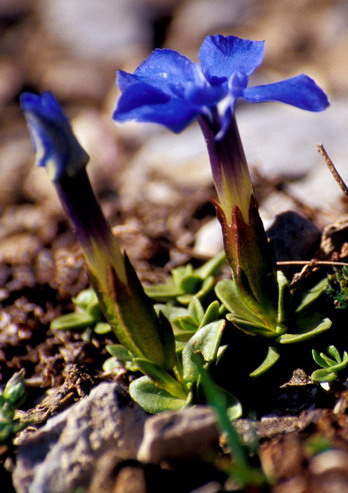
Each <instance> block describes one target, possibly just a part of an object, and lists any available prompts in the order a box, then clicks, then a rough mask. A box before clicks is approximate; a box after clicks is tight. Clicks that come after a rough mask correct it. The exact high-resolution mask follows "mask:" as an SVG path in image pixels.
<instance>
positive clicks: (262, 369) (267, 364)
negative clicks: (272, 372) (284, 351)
mask: <svg viewBox="0 0 348 493" xmlns="http://www.w3.org/2000/svg"><path fill="white" fill-rule="evenodd" d="M279 358H280V353H279V350H278V349H277V347H276V346H269V348H268V350H267V355H266V358H265V359H264V360H263V362H262V363H261V365H260V366H258V367H257V368H256V369H255V370H254V371H253V372H251V373H250V376H251V377H259V376H260V375H262V374H263V373H266V371H268V370H269V369H270V368H271V367H272V366H273V365H274V364H275V363H276V362H277V361H278V359H279Z"/></svg>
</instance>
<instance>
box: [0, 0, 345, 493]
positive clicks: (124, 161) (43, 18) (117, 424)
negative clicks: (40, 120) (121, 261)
mask: <svg viewBox="0 0 348 493" xmlns="http://www.w3.org/2000/svg"><path fill="white" fill-rule="evenodd" d="M347 18H348V7H347V5H346V3H345V2H344V1H338V0H337V1H333V0H307V1H302V2H293V1H291V0H283V2H273V1H271V0H263V1H260V0H236V1H227V0H215V1H214V2H211V1H209V0H207V1H206V0H186V1H184V0H179V1H174V0H165V1H163V0H132V1H131V0H118V2H113V1H111V0H110V1H105V0H104V1H103V2H98V1H97V0H89V1H88V2H85V1H79V0H74V1H73V2H72V1H71V0H50V2H45V1H39V0H11V1H6V0H5V1H3V2H1V5H0V29H1V30H0V79H1V85H0V104H1V106H2V111H1V113H0V129H1V130H0V131H1V133H0V213H1V217H0V303H1V308H0V309H1V313H0V381H1V384H4V383H5V382H6V381H7V380H8V379H9V378H10V377H11V375H12V374H13V373H14V372H16V371H19V370H20V369H24V370H25V383H26V388H27V391H28V396H27V400H26V401H25V403H24V404H23V406H22V409H21V413H22V414H21V416H22V418H23V419H29V420H30V422H31V427H30V428H28V429H27V430H26V431H25V432H23V434H22V435H21V436H20V437H17V442H16V445H8V444H7V445H6V446H2V447H1V448H0V454H1V455H0V463H1V464H0V465H1V481H2V484H4V485H6V490H4V491H8V492H11V491H13V488H14V487H13V481H14V484H15V489H16V491H17V492H20V493H21V492H23V493H24V492H29V491H30V492H35V493H38V492H44V491H45V492H50V493H53V492H56V493H63V492H70V491H76V492H77V491H79V492H80V493H81V492H82V491H89V492H98V491H103V492H108V491H110V492H117V493H133V492H134V493H135V492H146V491H147V492H150V493H156V492H163V491H166V492H171V491H173V492H174V491H175V492H182V493H184V492H193V491H196V492H197V493H198V492H200V493H210V492H211V493H213V492H214V493H215V492H217V491H237V486H236V485H235V484H234V482H233V480H232V479H231V478H227V476H226V473H225V472H224V470H225V467H224V464H225V461H226V456H227V450H226V446H225V443H224V441H223V439H221V437H220V439H219V434H218V431H217V428H216V422H215V417H214V415H213V414H212V412H211V410H208V409H206V408H203V409H201V408H199V407H198V408H196V410H187V411H185V413H182V414H179V415H174V416H173V415H163V416H162V415H160V416H159V417H156V418H151V419H148V417H147V416H146V415H145V413H144V412H142V411H141V410H140V409H139V408H137V407H136V406H134V405H133V404H132V403H131V401H130V399H129V397H128V395H127V391H126V389H127V383H128V379H129V378H130V377H129V375H128V374H127V373H126V372H124V371H123V370H121V369H120V371H119V373H118V375H117V376H116V377H115V376H112V375H105V374H103V372H102V370H101V367H102V364H103V362H104V361H105V359H106V357H107V353H106V350H105V346H106V344H108V343H112V342H114V340H113V338H112V336H109V335H107V336H101V335H95V334H93V335H92V336H90V337H86V336H85V334H84V335H83V334H81V333H79V332H69V331H67V332H65V331H64V332H63V331H52V330H51V329H50V328H49V324H50V322H51V320H52V319H54V318H56V317H57V316H58V315H60V314H61V313H65V312H67V311H69V310H71V309H72V303H71V297H72V296H75V295H76V294H77V293H79V292H80V291H81V289H83V288H85V287H87V286H88V275H87V272H86V268H85V266H84V262H83V259H82V256H81V253H80V250H79V248H78V245H77V243H76V240H75V236H74V234H73V233H72V232H71V229H70V226H69V224H68V223H67V221H66V218H65V217H64V214H63V212H62V210H61V208H60V205H59V203H58V200H57V198H56V196H55V192H54V190H53V188H52V186H51V184H50V183H49V180H48V178H47V177H46V173H45V172H44V170H40V169H35V168H34V166H33V158H34V156H33V151H32V147H31V143H30V140H29V137H28V133H27V129H26V127H25V122H24V119H23V117H22V115H21V113H20V110H19V107H18V96H19V94H20V93H21V92H22V91H24V90H31V91H35V92H41V91H43V90H48V89H49V90H51V91H53V92H54V93H55V95H56V97H57V98H58V99H59V100H60V101H61V102H62V104H63V105H64V108H65V109H66V111H67V113H68V114H69V116H70V117H71V119H72V122H73V125H74V129H75V131H76V133H77V135H78V136H79V138H80V140H81V143H82V144H83V145H84V147H85V148H86V149H87V151H88V152H89V154H90V155H91V164H90V165H89V173H90V176H91V179H92V182H93V185H94V187H95V189H96V191H97V194H98V196H99V198H100V200H101V203H102V206H103V210H104V212H105V214H106V215H107V217H108V219H109V220H110V221H111V223H112V225H113V226H114V233H115V235H117V237H118V238H119V240H120V242H121V244H122V246H123V247H124V248H125V249H126V250H127V253H128V255H129V257H130V258H131V260H132V262H133V263H134V264H135V266H136V268H137V271H138V272H139V274H140V277H141V279H142V280H143V281H144V282H147V283H153V282H157V281H159V280H163V279H165V278H166V276H167V275H168V273H169V272H170V269H171V268H173V267H175V266H178V265H181V264H183V263H186V262H189V261H190V262H193V263H194V264H195V265H199V263H200V262H202V261H203V260H204V259H206V258H209V257H210V256H211V255H213V254H215V253H217V252H218V251H219V250H220V249H221V246H222V240H221V235H220V230H219V226H218V225H217V222H216V219H215V217H214V209H213V207H212V205H211V203H210V199H211V198H212V197H213V196H214V190H213V186H212V182H211V175H210V170H209V165H208V159H207V156H206V151H205V148H204V145H203V139H202V137H201V135H200V133H199V130H198V128H196V127H195V126H194V125H193V126H191V127H190V128H189V129H187V130H185V132H184V133H182V134H181V135H180V136H175V135H172V134H171V133H169V132H167V131H166V130H164V129H162V128H159V127H156V126H154V125H140V124H126V125H124V126H117V125H115V124H114V123H113V122H112V121H111V118H110V115H111V113H112V110H113V107H114V105H115V101H116V98H117V90H116V88H115V85H114V78H115V70H116V69H119V68H122V69H126V70H133V69H134V68H135V67H136V66H137V64H138V63H139V62H140V61H141V60H142V58H143V57H144V56H146V54H147V53H149V51H151V49H153V48H154V47H158V46H166V47H170V48H173V49H177V50H179V51H181V52H183V53H185V54H186V55H188V56H190V57H191V58H192V59H194V58H195V57H196V53H197V49H198V47H199V45H200V43H201V41H202V38H203V37H204V36H205V35H206V34H214V33H216V32H221V33H223V34H235V35H238V36H242V37H250V38H253V39H266V59H265V64H264V65H263V68H262V69H260V70H259V71H258V72H257V75H256V76H255V82H256V83H257V82H258V81H262V82H267V81H274V80H279V79H281V78H284V77H287V76H291V75H295V74H297V73H301V72H305V73H308V74H309V75H311V76H312V77H313V78H315V79H316V80H317V82H318V83H319V84H320V85H321V86H322V87H323V88H324V89H325V90H326V92H327V93H328V94H329V95H330V98H331V100H332V104H331V106H330V108H329V109H328V110H326V111H325V112H323V113H321V114H319V115H317V114H306V113H305V112H300V111H299V110H295V109H293V108H288V107H281V105H260V106H256V105H254V106H253V107H251V106H242V105H241V106H240V108H239V110H238V111H239V112H238V122H239V126H240V131H241V135H242V139H243V142H244V145H245V150H246V154H247V157H248V160H249V163H250V165H251V169H252V175H253V180H254V184H255V189H256V193H257V196H258V200H259V203H260V207H261V214H262V217H263V219H264V221H265V224H266V226H267V227H271V226H272V224H273V226H272V228H273V229H271V231H273V238H274V242H275V245H276V248H277V255H278V259H279V260H301V259H302V260H303V259H305V260H310V259H312V258H313V257H320V258H321V259H324V260H336V261H347V257H348V234H347V231H348V207H347V201H346V199H345V198H344V195H343V193H342V191H341V190H340V189H339V187H338V185H337V183H336V182H335V180H334V179H333V178H332V176H331V175H330V173H329V171H328V170H327V168H326V166H325V164H324V162H323V159H322V157H321V156H320V155H319V153H318V152H317V150H316V147H315V145H316V144H318V143H323V144H324V145H325V148H326V150H327V151H328V153H329V154H330V157H331V158H332V160H333V161H334V162H335V164H336V166H337V168H338V169H339V171H340V173H341V174H342V177H343V178H344V179H345V181H346V182H347V181H348V165H347V160H346V149H345V142H346V138H345V136H346V129H347V127H348V117H347V115H348V111H347V107H348V78H347V76H346V72H347V71H346V67H347V66H348V50H347V46H348V31H347V28H346V26H347ZM197 19H198V20H199V22H198V21H197ZM287 210H292V211H294V212H297V213H300V214H301V217H302V218H305V219H301V218H300V219H299V217H298V216H291V215H290V216H289V215H287V216H282V218H281V219H280V220H279V219H278V220H277V221H276V223H275V224H274V223H273V221H274V217H275V215H276V214H279V213H281V212H284V211H287ZM294 218H295V219H294ZM299 270H300V268H299ZM321 272H323V271H321ZM325 272H328V273H329V272H332V270H330V268H328V270H326V271H325ZM345 316H346V315H345ZM343 323H346V322H344V319H343V322H342V324H343ZM345 342H346V339H345ZM300 359H301V358H300V357H299V360H300ZM293 378H294V380H293V381H292V385H288V386H287V387H285V388H283V389H281V390H280V391H279V392H278V391H277V392H278V393H276V395H272V398H269V402H262V405H261V404H260V408H259V409H258V416H257V418H258V419H257V420H256V421H255V422H254V424H250V423H251V422H250V421H247V420H240V421H239V422H238V425H237V427H238V430H239V431H240V433H241V436H243V437H244V438H245V439H247V437H248V433H249V435H250V433H251V432H250V427H253V426H254V427H255V428H256V430H257V433H258V435H259V440H260V442H259V446H260V451H259V455H260V460H261V463H262V466H263V468H264V470H265V472H266V473H267V474H268V475H269V477H271V478H273V484H272V486H269V487H268V491H272V492H275V493H287V492H290V491H291V493H297V492H298V493H302V492H303V493H305V492H323V493H324V492H325V493H331V492H332V493H334V492H338V491H339V492H341V491H342V492H343V491H345V490H346V489H348V473H347V471H348V445H347V444H348V431H347V430H348V422H347V419H348V418H347V409H348V397H347V391H346V388H345V382H344V379H343V380H341V381H340V382H339V384H337V386H334V387H333V388H332V389H331V391H329V392H326V391H325V390H323V389H322V388H321V387H320V386H318V385H315V384H313V383H311V382H309V381H308V378H307V375H306V374H302V373H301V370H298V371H297V372H295V375H294V377H293ZM283 383H286V381H284V382H283ZM293 384H295V385H293ZM282 399H283V402H282ZM261 400H262V399H261ZM264 400H265V399H264ZM266 400H267V399H266ZM284 400H285V402H284ZM187 413H188V415H187ZM189 413H193V414H189ZM145 422H146V427H145V432H144V423H145ZM171 432H172V433H171ZM320 440H322V441H324V442H325V440H326V442H325V443H329V446H327V447H326V448H325V447H324V448H325V452H322V453H321V454H317V453H314V451H315V450H318V445H317V443H318V441H320ZM178 444H179V445H178ZM316 447H317V448H316ZM207 451H209V460H208V459H207V454H206V453H203V452H207ZM179 452H180V453H179ZM202 464H203V466H202ZM79 488H80V489H79ZM245 491H246V490H245ZM248 491H252V490H251V489H250V490H248ZM253 491H255V490H253ZM266 491H267V489H266Z"/></svg>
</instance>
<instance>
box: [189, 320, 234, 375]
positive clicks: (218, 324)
mask: <svg viewBox="0 0 348 493" xmlns="http://www.w3.org/2000/svg"><path fill="white" fill-rule="evenodd" d="M224 327H225V321H224V320H217V321H215V322H212V323H210V324H208V325H205V326H204V327H202V328H201V329H198V330H197V332H196V333H195V334H194V335H193V336H192V337H191V339H190V340H189V342H188V343H187V344H186V346H185V347H184V349H183V353H182V364H183V372H184V381H185V383H188V384H192V383H193V382H197V381H198V378H199V373H198V370H197V367H196V365H195V364H194V362H193V360H192V356H193V354H194V353H196V352H199V353H201V354H202V356H203V358H204V361H205V362H206V363H211V362H212V361H214V360H215V359H216V357H217V352H218V349H219V345H220V340H221V336H222V332H223V329H224Z"/></svg>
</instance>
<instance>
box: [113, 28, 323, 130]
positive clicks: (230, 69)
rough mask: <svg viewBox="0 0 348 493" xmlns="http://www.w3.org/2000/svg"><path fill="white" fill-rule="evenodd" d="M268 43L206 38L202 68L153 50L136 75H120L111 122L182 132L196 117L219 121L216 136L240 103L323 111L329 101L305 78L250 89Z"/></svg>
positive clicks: (201, 53)
mask: <svg viewBox="0 0 348 493" xmlns="http://www.w3.org/2000/svg"><path fill="white" fill-rule="evenodd" d="M263 56H264V42H263V41H250V40H247V39H241V38H237V37H236V36H227V37H224V36H222V35H221V34H217V35H215V36H207V37H206V38H205V39H204V41H203V44H202V46H201V48H200V52H199V60H200V64H197V63H193V62H192V61H191V60H189V59H188V58H186V57H185V56H183V55H181V54H179V53H177V52H176V51H173V50H168V49H163V50H155V51H154V52H153V53H152V54H151V55H150V56H149V57H148V58H147V59H146V60H145V61H144V62H143V63H142V64H141V65H140V66H139V67H138V68H137V69H136V70H135V72H134V74H129V73H127V72H124V71H122V70H120V71H119V72H118V79H117V83H118V86H119V88H120V89H121V91H122V95H121V97H120V99H119V101H118V105H117V108H116V110H115V112H114V115H113V118H114V119H115V120H117V121H119V122H123V121H127V120H137V121H142V122H153V123H160V124H162V125H165V126H166V127H168V128H169V129H171V130H173V131H174V132H180V131H181V130H183V129H184V128H185V127H186V126H187V125H189V124H190V123H191V121H192V120H193V119H194V118H195V117H196V116H198V115H203V116H205V117H207V118H208V119H210V120H211V121H215V122H216V119H218V127H219V128H218V136H219V137H220V138H221V137H222V136H223V134H224V132H225V129H226V128H227V126H228V124H229V121H230V118H231V115H232V113H233V111H234V108H235V104H236V101H237V100H238V99H239V98H242V99H245V100H246V101H249V102H252V103H261V102H265V101H280V102H283V103H287V104H290V105H293V106H296V107H298V108H302V109H304V110H308V111H321V110H323V109H325V108H326V107H327V106H328V104H329V101H328V98H327V96H326V94H325V93H324V92H323V90H322V89H320V87H318V86H317V84H316V83H315V82H314V81H313V80H312V79H311V78H310V77H308V76H307V75H304V74H301V75H298V76H296V77H292V78H290V79H286V80H283V81H281V82H276V83H273V84H267V85H261V86H254V87H248V81H249V76H250V75H251V74H252V73H253V72H254V71H255V70H256V69H257V67H258V66H259V65H260V64H261V62H262V60H263Z"/></svg>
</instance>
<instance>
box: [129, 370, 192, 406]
mask: <svg viewBox="0 0 348 493" xmlns="http://www.w3.org/2000/svg"><path fill="white" fill-rule="evenodd" d="M129 393H130V396H131V397H132V399H133V400H134V401H135V402H136V403H137V404H139V406H140V407H142V408H143V409H144V410H145V411H146V412H148V413H150V414H156V413H160V412H162V411H178V410H179V409H181V408H182V407H184V406H185V404H186V399H180V398H178V397H174V396H173V395H171V394H170V393H169V392H166V391H165V390H163V389H160V388H159V387H157V386H156V385H155V384H154V383H153V382H152V381H151V380H150V379H149V378H148V377H146V376H144V377H140V378H137V379H136V380H134V381H133V382H131V384H130V386H129Z"/></svg>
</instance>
